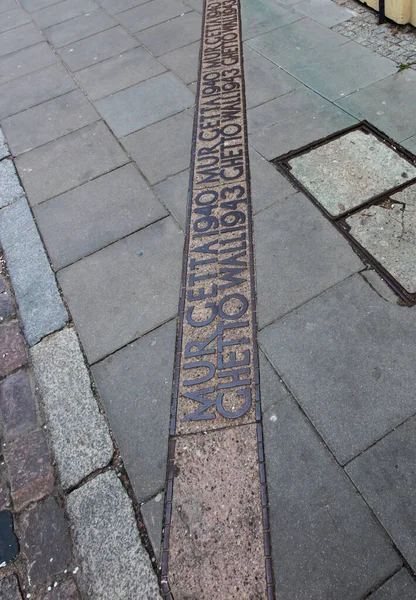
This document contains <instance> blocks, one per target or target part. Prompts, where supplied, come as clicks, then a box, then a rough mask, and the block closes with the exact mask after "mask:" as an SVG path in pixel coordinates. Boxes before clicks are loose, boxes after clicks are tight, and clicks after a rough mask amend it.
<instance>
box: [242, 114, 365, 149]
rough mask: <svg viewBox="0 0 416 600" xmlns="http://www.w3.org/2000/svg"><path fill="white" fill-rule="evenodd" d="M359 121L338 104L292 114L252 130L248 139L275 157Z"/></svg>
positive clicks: (256, 146) (257, 147)
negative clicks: (337, 105) (259, 129)
mask: <svg viewBox="0 0 416 600" xmlns="http://www.w3.org/2000/svg"><path fill="white" fill-rule="evenodd" d="M356 122H357V121H356V120H355V119H354V117H351V116H350V115H349V114H347V113H346V112H344V111H341V110H340V109H338V108H337V107H336V106H329V107H328V108H324V109H322V110H317V111H312V112H308V113H304V114H301V115H299V116H298V117H292V118H290V119H287V120H285V121H281V122H278V123H276V124H275V125H273V126H272V127H268V128H267V129H263V130H261V131H258V132H257V133H253V134H251V135H250V136H249V142H250V144H251V145H252V146H254V148H255V149H256V150H257V152H259V153H260V154H261V155H262V156H264V157H265V158H267V159H268V160H272V159H273V158H277V157H279V156H282V155H283V154H286V153H287V152H290V151H291V150H296V149H298V148H300V147H302V146H306V145H307V144H310V143H311V142H315V141H318V140H320V139H322V138H324V137H326V136H327V135H330V134H332V133H335V132H337V131H341V130H342V129H345V128H346V127H350V126H351V125H355V124H356Z"/></svg>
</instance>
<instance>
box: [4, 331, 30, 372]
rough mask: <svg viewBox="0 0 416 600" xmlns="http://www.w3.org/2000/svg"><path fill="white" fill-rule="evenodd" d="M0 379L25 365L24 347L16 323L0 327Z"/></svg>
mask: <svg viewBox="0 0 416 600" xmlns="http://www.w3.org/2000/svg"><path fill="white" fill-rule="evenodd" d="M0 352H1V358H2V360H1V363H0V377H5V376H6V375H9V373H12V372H13V371H15V370H16V369H19V368H20V367H23V366H24V365H25V364H26V363H27V355H26V346H25V341H24V338H23V335H22V333H21V332H20V328H19V325H18V323H16V322H14V323H13V322H12V323H10V322H9V323H3V324H1V325H0Z"/></svg>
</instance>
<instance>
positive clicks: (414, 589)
mask: <svg viewBox="0 0 416 600" xmlns="http://www.w3.org/2000/svg"><path fill="white" fill-rule="evenodd" d="M397 598H400V600H414V598H416V583H415V581H414V579H412V577H411V576H410V575H409V573H408V571H406V569H401V570H400V571H399V572H398V573H396V575H393V577H391V578H390V579H389V580H388V581H386V583H385V584H384V585H382V586H381V588H379V589H378V590H377V591H376V592H374V594H371V596H369V598H368V600H396V599H397Z"/></svg>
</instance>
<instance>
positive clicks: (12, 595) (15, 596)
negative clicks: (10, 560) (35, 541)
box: [0, 525, 22, 600]
mask: <svg viewBox="0 0 416 600" xmlns="http://www.w3.org/2000/svg"><path fill="white" fill-rule="evenodd" d="M6 526H7V525H6ZM16 542H17V540H16ZM16 552H17V550H16ZM0 592H1V595H2V598H3V599H4V600H22V594H21V593H20V589H19V583H18V581H17V577H16V575H9V577H4V578H3V579H2V580H1V581H0Z"/></svg>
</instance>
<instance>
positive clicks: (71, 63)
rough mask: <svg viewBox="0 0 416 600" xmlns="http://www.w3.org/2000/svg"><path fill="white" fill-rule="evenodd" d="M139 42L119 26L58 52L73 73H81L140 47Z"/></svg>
mask: <svg viewBox="0 0 416 600" xmlns="http://www.w3.org/2000/svg"><path fill="white" fill-rule="evenodd" d="M139 43H140V42H139V41H138V40H137V39H136V38H134V37H133V36H132V35H130V34H129V33H127V31H125V30H124V29H123V28H122V27H120V26H117V27H113V28H112V29H107V30H106V31H102V32H101V33H96V34H95V35H91V36H90V37H88V38H85V39H83V40H80V41H79V42H74V43H73V44H69V45H68V46H63V47H62V48H59V49H58V50H57V52H58V54H59V56H60V57H61V58H62V60H63V61H65V62H66V64H67V65H68V67H69V68H70V69H71V71H80V70H81V69H85V68H86V67H89V66H91V65H93V64H94V63H96V62H97V63H98V62H99V61H101V60H105V59H106V58H110V57H111V56H114V55H115V54H120V53H122V52H125V51H126V50H130V49H131V48H134V47H135V46H138V45H139Z"/></svg>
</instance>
